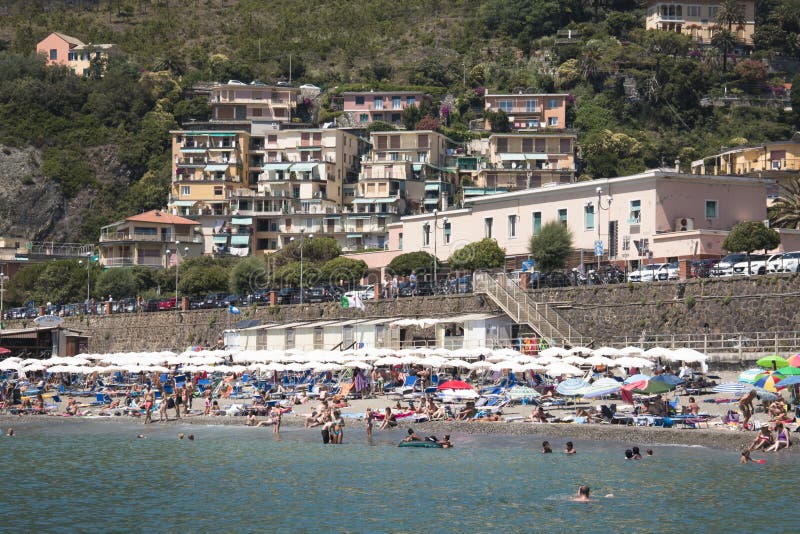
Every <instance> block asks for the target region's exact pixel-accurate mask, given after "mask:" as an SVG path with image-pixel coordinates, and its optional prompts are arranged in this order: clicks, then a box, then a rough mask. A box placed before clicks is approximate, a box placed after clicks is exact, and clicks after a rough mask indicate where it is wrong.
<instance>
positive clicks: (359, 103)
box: [356, 96, 364, 106]
mask: <svg viewBox="0 0 800 534" xmlns="http://www.w3.org/2000/svg"><path fill="white" fill-rule="evenodd" d="M363 105H364V97H363V96H357V97H356V106H363Z"/></svg>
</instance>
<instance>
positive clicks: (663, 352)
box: [642, 347, 672, 360]
mask: <svg viewBox="0 0 800 534" xmlns="http://www.w3.org/2000/svg"><path fill="white" fill-rule="evenodd" d="M670 356H672V350H670V349H667V348H664V347H653V348H652V349H647V350H646V351H644V354H642V357H644V358H647V359H650V360H656V359H658V358H669V357H670Z"/></svg>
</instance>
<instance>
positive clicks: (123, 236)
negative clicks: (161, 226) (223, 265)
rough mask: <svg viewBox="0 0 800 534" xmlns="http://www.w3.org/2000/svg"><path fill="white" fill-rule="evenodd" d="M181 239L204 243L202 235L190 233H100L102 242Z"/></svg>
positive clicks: (150, 241) (171, 240)
mask: <svg viewBox="0 0 800 534" xmlns="http://www.w3.org/2000/svg"><path fill="white" fill-rule="evenodd" d="M175 241H180V242H181V243H202V242H203V238H202V236H192V235H189V234H185V235H184V234H155V235H144V234H131V233H129V232H105V233H102V234H100V242H101V243H113V242H128V243H133V242H142V243H174V242H175Z"/></svg>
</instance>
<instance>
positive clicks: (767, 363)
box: [756, 356, 789, 369]
mask: <svg viewBox="0 0 800 534" xmlns="http://www.w3.org/2000/svg"><path fill="white" fill-rule="evenodd" d="M756 365H758V366H759V367H767V368H769V369H780V368H781V367H786V366H787V365H789V362H787V361H786V358H781V357H780V356H766V357H764V358H761V359H760V360H758V361H757V362H756Z"/></svg>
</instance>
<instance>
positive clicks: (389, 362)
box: [373, 356, 403, 367]
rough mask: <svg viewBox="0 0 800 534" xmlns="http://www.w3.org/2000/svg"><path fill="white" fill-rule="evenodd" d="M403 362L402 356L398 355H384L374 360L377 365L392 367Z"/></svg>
mask: <svg viewBox="0 0 800 534" xmlns="http://www.w3.org/2000/svg"><path fill="white" fill-rule="evenodd" d="M402 363H403V362H402V361H400V358H398V357H396V356H384V357H383V358H378V359H377V360H375V361H374V362H373V364H374V365H375V367H391V366H393V365H400V364H402Z"/></svg>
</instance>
